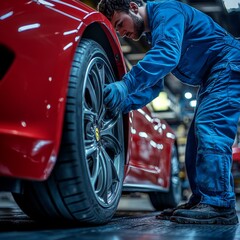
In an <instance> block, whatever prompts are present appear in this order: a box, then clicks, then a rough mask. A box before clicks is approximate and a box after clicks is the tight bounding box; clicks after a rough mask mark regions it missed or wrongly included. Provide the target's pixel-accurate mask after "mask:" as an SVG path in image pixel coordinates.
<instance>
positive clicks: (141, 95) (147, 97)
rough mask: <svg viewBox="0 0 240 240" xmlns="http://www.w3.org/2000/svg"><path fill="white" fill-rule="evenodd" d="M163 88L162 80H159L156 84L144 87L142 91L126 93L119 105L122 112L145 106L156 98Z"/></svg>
mask: <svg viewBox="0 0 240 240" xmlns="http://www.w3.org/2000/svg"><path fill="white" fill-rule="evenodd" d="M162 89H163V81H159V82H158V83H157V84H156V85H154V86H152V87H149V88H145V89H143V90H142V91H138V92H135V93H132V94H130V95H128V97H127V98H126V99H125V100H124V102H123V103H122V105H121V110H122V112H123V113H128V112H130V111H131V110H136V109H139V108H142V107H144V106H146V105H147V104H148V103H150V102H151V101H152V100H153V99H154V98H156V97H157V96H158V95H159V93H160V92H161V91H162Z"/></svg>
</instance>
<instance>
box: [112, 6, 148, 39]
mask: <svg viewBox="0 0 240 240" xmlns="http://www.w3.org/2000/svg"><path fill="white" fill-rule="evenodd" d="M111 23H112V25H113V27H114V29H115V30H116V31H117V32H119V34H120V36H121V37H128V38H131V39H133V40H136V41H137V40H139V38H140V37H141V35H142V34H143V32H144V21H143V19H142V17H141V16H140V15H139V14H135V13H133V12H132V11H130V12H129V14H127V13H125V12H114V14H113V17H112V20H111Z"/></svg>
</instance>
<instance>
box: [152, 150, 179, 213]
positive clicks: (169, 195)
mask: <svg viewBox="0 0 240 240" xmlns="http://www.w3.org/2000/svg"><path fill="white" fill-rule="evenodd" d="M179 171H180V166H179V160H178V154H177V149H176V146H173V148H172V156H171V179H170V187H169V191H168V192H151V193H149V198H150V201H151V203H152V205H153V207H154V208H155V209H156V210H159V211H160V210H163V209H166V208H174V207H176V206H177V205H178V204H179V203H180V201H181V199H182V187H181V179H180V176H179Z"/></svg>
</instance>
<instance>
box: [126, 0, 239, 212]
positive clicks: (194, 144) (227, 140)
mask: <svg viewBox="0 0 240 240" xmlns="http://www.w3.org/2000/svg"><path fill="white" fill-rule="evenodd" d="M146 8H147V15H148V23H149V27H150V30H151V37H152V39H151V40H152V48H151V49H150V50H149V52H147V54H146V55H145V57H144V58H143V59H142V60H141V61H139V62H138V64H136V65H135V66H134V67H133V68H132V69H131V71H130V72H128V73H127V74H126V75H125V76H124V77H123V80H124V81H125V83H126V85H127V87H128V91H129V95H128V98H127V99H126V101H125V102H124V109H123V112H128V111H130V110H133V109H137V108H140V107H142V106H144V105H146V104H147V103H149V102H150V101H151V100H153V99H154V98H155V97H156V96H157V95H158V93H159V91H160V90H162V88H163V79H164V77H165V76H166V75H167V74H168V73H169V72H171V73H172V74H174V75H175V76H176V77H177V78H178V79H179V80H181V81H182V82H183V83H186V84H190V85H198V86H200V88H199V92H198V99H197V107H196V111H195V115H194V119H193V121H192V124H191V127H190V129H189V133H188V140H187V146H186V158H185V163H186V169H187V174H188V179H189V182H190V186H191V190H192V192H193V196H192V198H191V201H194V200H200V199H201V203H205V204H210V205H214V206H219V207H232V208H233V207H235V194H234V186H233V178H232V174H231V164H232V145H233V142H234V138H235V134H236V132H237V123H238V119H239V111H240V41H238V40H236V39H235V38H233V37H232V36H231V35H230V34H228V33H227V32H226V31H225V30H224V29H223V28H221V27H220V26H219V25H218V24H216V23H215V22H214V21H213V20H212V19H211V18H210V17H208V16H207V15H205V14H204V13H202V12H200V11H198V10H196V9H194V8H192V7H190V6H188V5H186V4H183V3H181V2H178V1H166V2H164V1H163V2H148V3H147V6H146Z"/></svg>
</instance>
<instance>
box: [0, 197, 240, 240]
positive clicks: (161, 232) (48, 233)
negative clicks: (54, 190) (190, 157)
mask: <svg viewBox="0 0 240 240" xmlns="http://www.w3.org/2000/svg"><path fill="white" fill-rule="evenodd" d="M237 210H238V216H239V219H240V205H239V204H238V206H237ZM156 214H158V212H155V211H154V210H153V208H152V206H151V204H150V202H149V199H148V197H147V195H144V194H141V195H134V196H131V197H130V196H123V197H122V199H121V201H120V204H119V208H118V211H117V213H116V214H115V216H114V217H113V219H112V221H111V222H110V223H108V224H107V225H104V226H97V227H81V226H55V225H54V224H53V225H47V224H44V223H37V222H34V221H32V220H30V219H29V218H28V217H27V216H26V215H24V214H23V213H22V212H21V211H20V210H19V208H18V207H17V206H16V205H15V203H14V202H13V201H12V200H11V198H10V199H9V198H8V197H6V196H4V197H2V198H1V202H0V239H1V240H3V239H8V240H10V239H18V240H20V239H23V240H28V239H42V240H45V239H54V240H58V239H59V240H60V239H61V240H62V239H71V240H72V239H81V240H85V239H86V240H98V239H99V240H157V239H158V240H166V239H171V240H176V239H177V240H190V239H191V240H193V239H194V240H199V239H204V240H209V239H216V240H222V239H226V240H232V239H240V226H239V225H236V226H221V225H181V224H176V223H172V222H169V221H160V220H156V219H155V215H156Z"/></svg>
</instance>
